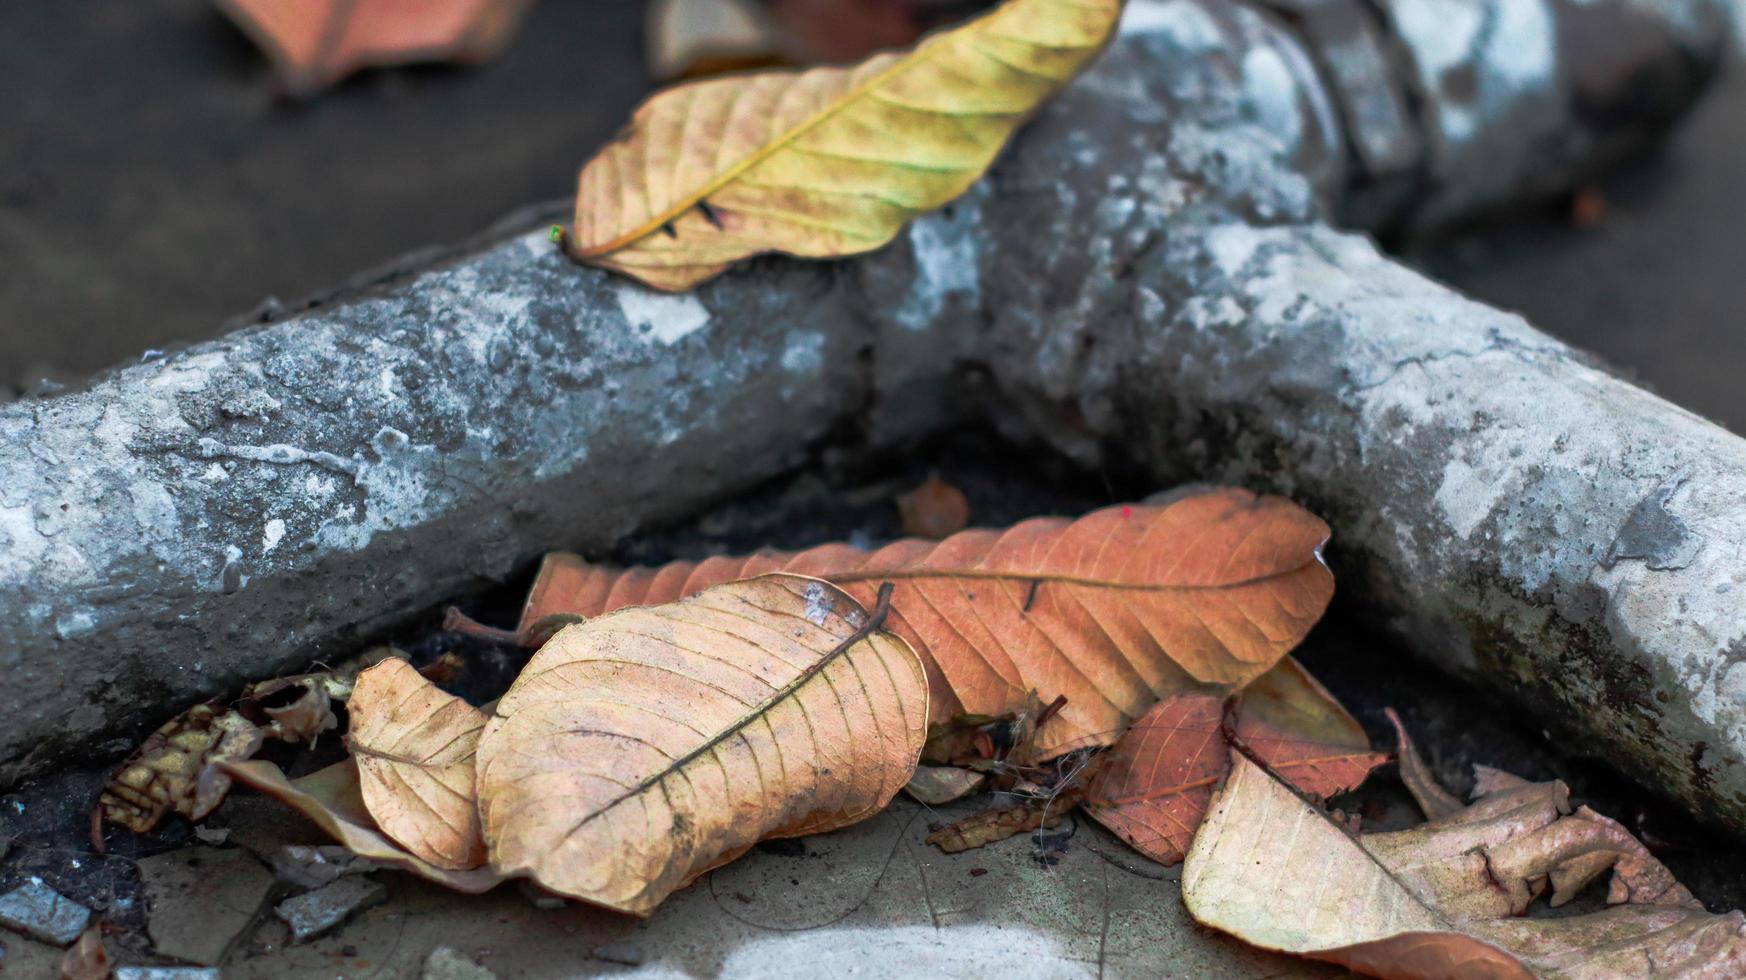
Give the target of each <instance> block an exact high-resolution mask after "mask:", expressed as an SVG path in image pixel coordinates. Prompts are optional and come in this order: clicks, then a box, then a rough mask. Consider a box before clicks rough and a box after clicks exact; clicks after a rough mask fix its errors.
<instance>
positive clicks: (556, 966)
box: [224, 795, 1343, 980]
mask: <svg viewBox="0 0 1746 980" xmlns="http://www.w3.org/2000/svg"><path fill="white" fill-rule="evenodd" d="M985 803H986V800H966V801H960V802H958V803H953V804H948V805H946V806H944V807H941V808H937V809H927V808H924V807H922V806H921V805H920V804H917V803H915V802H914V801H912V800H909V799H907V798H905V797H902V796H901V795H900V796H899V797H898V799H896V800H894V801H893V802H892V804H891V806H889V807H887V808H886V809H885V810H884V811H883V812H881V813H879V814H878V815H876V816H874V817H872V818H870V819H868V820H866V821H863V822H862V823H859V824H856V825H855V826H853V827H849V828H846V829H843V830H840V831H836V832H833V833H829V834H822V835H818V836H814V837H808V838H805V839H804V841H797V842H796V843H799V844H801V845H802V846H801V850H800V851H799V852H798V853H797V852H796V851H794V850H793V849H792V848H791V849H789V850H788V852H787V853H786V854H777V853H772V852H770V851H763V850H757V849H754V850H753V851H752V852H751V853H749V854H747V855H746V856H745V857H743V858H741V859H739V860H737V861H735V862H734V863H732V864H730V865H728V866H726V867H724V868H721V869H719V870H717V871H714V872H712V873H710V874H709V875H706V876H704V877H703V878H702V879H700V880H699V881H698V882H697V883H696V884H694V885H692V886H691V887H689V888H686V889H683V890H682V891H680V892H678V893H676V894H675V895H673V896H672V897H671V898H670V899H668V900H667V901H666V902H664V903H662V905H661V907H660V908H658V909H656V910H655V912H654V914H653V915H651V916H650V917H649V918H648V919H646V920H641V919H635V918H632V917H630V916H625V915H618V914H614V913H611V912H606V911H604V910H601V909H597V908H590V907H587V906H583V905H581V904H575V905H572V906H570V907H569V908H566V909H563V910H561V911H551V912H548V911H541V910H538V909H535V908H533V907H532V906H530V905H529V904H528V903H527V902H526V901H525V900H524V899H523V898H522V897H521V896H520V895H519V894H517V893H516V890H515V889H513V888H498V889H495V890H493V891H491V892H489V893H488V894H485V895H457V894H455V893H453V892H450V891H447V890H445V889H443V888H442V887H440V886H437V885H432V884H429V883H426V882H422V881H417V880H415V879H413V878H412V877H411V876H409V875H393V876H389V878H388V880H389V882H390V884H391V885H392V887H393V896H392V897H391V899H390V900H389V902H388V904H387V905H385V906H383V907H382V908H380V909H378V910H376V911H375V912H373V913H371V914H370V915H368V916H366V917H364V918H363V919H361V920H359V921H357V922H355V923H353V924H352V925H349V926H347V927H346V928H345V929H344V930H343V931H341V932H338V933H336V934H332V935H329V936H326V937H322V938H318V939H315V940H313V941H311V942H308V943H303V944H299V945H288V946H285V947H283V948H279V949H274V950H272V951H270V952H267V953H264V954H262V955H259V956H242V957H236V958H234V959H233V960H232V961H231V962H228V963H226V964H225V966H224V975H225V978H226V980H257V978H258V980H278V978H281V977H304V976H335V975H343V976H348V977H349V976H366V975H369V974H371V973H372V972H375V975H376V976H378V977H416V976H419V974H420V970H421V969H422V965H423V964H424V962H425V961H426V959H427V958H428V957H429V956H430V954H431V951H432V950H434V949H436V948H438V947H444V946H446V947H450V948H452V949H454V950H456V951H458V952H459V953H460V954H461V955H462V956H463V957H464V958H466V959H468V960H474V961H476V962H478V963H479V964H481V965H483V966H484V967H485V968H487V969H489V970H491V972H492V973H494V974H496V975H497V976H499V977H502V978H503V980H518V978H526V980H551V978H555V977H565V978H568V977H596V976H598V977H623V976H632V977H640V978H648V980H680V978H688V977H720V978H723V980H743V978H770V977H788V976H794V975H796V974H797V973H799V974H804V975H807V976H815V975H816V976H833V977H834V976H864V975H886V974H890V973H892V972H894V971H896V972H900V973H902V974H903V975H904V976H927V977H933V976H949V977H964V978H974V980H985V978H986V980H1031V978H1037V980H1044V978H1048V980H1060V978H1087V980H1090V978H1094V977H1099V976H1101V977H1106V978H1120V977H1133V978H1136V980H1137V978H1143V977H1147V978H1149V977H1193V978H1197V980H1199V978H1206V980H1261V978H1271V980H1286V978H1320V977H1336V976H1340V975H1342V974H1343V971H1340V970H1337V969H1334V968H1332V967H1329V966H1326V965H1322V964H1317V963H1311V962H1308V961H1304V960H1293V959H1291V958H1288V957H1285V956H1280V955H1277V954H1273V953H1268V952H1265V951H1263V950H1259V949H1255V948H1253V947H1250V946H1246V945H1244V944H1242V943H1240V942H1237V941H1236V940H1234V939H1231V938H1230V937H1228V936H1223V935H1219V934H1216V933H1212V932H1209V931H1207V930H1203V929H1197V928H1195V927H1194V925H1193V922H1192V920H1191V919H1190V918H1189V916H1188V912H1187V910H1186V909H1184V908H1183V906H1182V901H1181V893H1182V886H1181V873H1180V872H1181V869H1180V868H1179V867H1178V868H1164V867H1161V866H1159V865H1156V864H1153V863H1152V862H1150V861H1147V860H1145V859H1144V858H1141V857H1139V856H1137V855H1135V854H1134V853H1133V852H1132V850H1131V849H1129V848H1128V846H1127V845H1126V844H1123V843H1122V842H1121V841H1119V840H1117V839H1116V838H1115V837H1114V836H1113V835H1111V834H1110V833H1109V832H1108V831H1105V830H1104V829H1103V828H1101V827H1099V826H1096V825H1095V824H1093V823H1091V822H1090V821H1084V820H1079V821H1077V825H1078V829H1077V830H1076V831H1075V832H1074V835H1073V837H1072V839H1071V841H1070V842H1069V845H1068V849H1067V853H1066V854H1065V855H1064V856H1063V857H1062V858H1061V861H1060V863H1059V864H1057V865H1056V866H1054V867H1052V868H1048V867H1044V866H1042V865H1041V864H1039V863H1038V862H1037V860H1036V858H1035V857H1034V854H1035V850H1034V849H1033V847H1032V845H1031V842H1030V840H1029V839H1028V838H1027V837H1018V838H1014V839H1011V840H1007V841H1002V842H1000V843H998V844H995V845H992V846H990V847H987V848H983V849H980V850H976V851H967V852H964V853H961V854H942V853H940V852H939V850H938V849H937V848H935V847H934V846H933V845H931V844H928V843H926V837H927V835H928V825H929V823H930V822H932V821H937V820H945V821H950V820H954V819H957V818H959V817H962V816H966V815H968V814H970V813H972V812H975V810H976V809H977V808H978V807H980V806H982V805H984V804H985ZM618 944H629V945H632V946H635V947H636V948H637V949H638V950H640V951H641V952H642V954H643V963H642V965H641V966H640V967H636V968H630V967H626V966H622V965H619V964H616V963H610V962H606V961H604V960H598V959H594V958H593V957H592V954H593V953H594V951H595V950H596V949H598V948H599V947H602V946H609V945H618Z"/></svg>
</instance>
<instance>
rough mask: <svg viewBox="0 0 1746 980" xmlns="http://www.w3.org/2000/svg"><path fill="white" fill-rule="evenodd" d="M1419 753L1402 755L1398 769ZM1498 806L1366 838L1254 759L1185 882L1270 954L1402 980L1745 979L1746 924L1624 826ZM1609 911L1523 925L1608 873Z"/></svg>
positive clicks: (1528, 802) (1496, 795) (1548, 790)
mask: <svg viewBox="0 0 1746 980" xmlns="http://www.w3.org/2000/svg"><path fill="white" fill-rule="evenodd" d="M1411 753H1412V748H1411V745H1410V743H1403V744H1402V747H1401V755H1402V757H1403V758H1405V757H1406V756H1408V755H1409V754H1411ZM1486 783H1487V789H1488V790H1489V791H1488V792H1485V793H1484V795H1481V796H1480V797H1479V798H1478V799H1476V800H1475V801H1474V802H1473V803H1472V804H1470V805H1469V806H1467V807H1464V808H1462V809H1461V810H1459V811H1456V812H1454V813H1451V814H1448V815H1446V816H1443V817H1440V818H1438V819H1435V820H1432V821H1430V822H1428V823H1426V824H1423V825H1421V826H1419V827H1417V828H1414V829H1412V830H1406V831H1399V832H1395V833H1385V834H1365V835H1362V836H1360V837H1358V838H1356V839H1354V838H1353V837H1351V836H1349V835H1348V834H1347V833H1346V831H1345V830H1343V829H1342V828H1340V827H1339V826H1338V825H1336V824H1335V823H1333V822H1332V821H1330V820H1329V819H1328V817H1327V815H1326V814H1324V813H1322V812H1321V811H1320V810H1318V809H1316V808H1315V807H1313V806H1311V805H1309V804H1308V803H1306V802H1305V801H1303V800H1302V799H1300V798H1299V797H1298V796H1297V795H1296V794H1294V793H1293V792H1292V791H1291V790H1290V789H1288V788H1287V787H1286V786H1284V785H1283V784H1281V783H1280V782H1278V781H1277V780H1275V779H1273V778H1272V777H1271V776H1269V775H1268V774H1267V773H1266V772H1265V771H1264V770H1263V769H1262V768H1261V767H1260V766H1258V765H1256V764H1255V763H1253V762H1251V761H1249V759H1247V758H1246V757H1244V756H1242V755H1240V754H1236V753H1233V756H1232V761H1231V776H1230V778H1229V780H1228V781H1227V782H1226V783H1225V785H1224V786H1223V787H1222V788H1221V789H1220V790H1219V791H1218V793H1217V794H1216V795H1215V796H1214V798H1213V801H1212V804H1211V806H1210V808H1209V810H1208V813H1207V818H1206V821H1205V822H1204V823H1203V824H1202V825H1201V828H1200V832H1199V833H1198V834H1196V835H1195V838H1194V845H1193V846H1192V847H1191V848H1190V850H1189V853H1188V859H1187V863H1186V865H1185V867H1184V870H1183V877H1182V891H1183V899H1184V901H1185V902H1186V903H1187V905H1188V909H1189V911H1190V912H1191V913H1192V914H1193V915H1194V917H1195V918H1196V919H1198V920H1199V921H1201V922H1202V923H1204V924H1206V925H1209V926H1212V927H1214V928H1217V929H1221V930H1224V931H1225V932H1229V933H1231V934H1232V935H1235V936H1237V937H1239V938H1241V939H1243V940H1245V941H1247V942H1250V943H1252V944H1254V945H1256V946H1260V947H1263V948H1266V949H1274V950H1280V951H1283V952H1288V953H1296V954H1299V955H1302V956H1307V957H1310V958H1313V959H1319V960H1327V961H1329V962H1333V963H1338V964H1341V965H1344V966H1347V967H1350V968H1351V969H1354V970H1357V971H1359V972H1361V973H1368V974H1372V975H1375V976H1398V977H1496V978H1516V977H1520V978H1527V977H1535V976H1538V977H1548V978H1563V977H1568V978H1579V977H1580V978H1589V977H1644V978H1670V977H1713V978H1723V977H1738V976H1743V975H1746V915H1742V914H1741V913H1740V912H1730V913H1728V914H1726V915H1711V914H1709V913H1708V912H1706V911H1704V910H1703V907H1702V906H1701V905H1699V904H1698V903H1697V902H1696V901H1695V900H1693V899H1692V898H1691V896H1690V893H1689V892H1686V891H1685V889H1684V888H1682V887H1680V886H1679V885H1678V884H1677V882H1675V881H1674V880H1673V876H1672V875H1671V874H1670V873H1669V872H1668V871H1667V869H1666V868H1665V867H1663V866H1662V865H1661V864H1660V862H1658V861H1656V860H1655V859H1654V858H1653V857H1652V856H1650V855H1649V854H1648V852H1647V851H1646V850H1644V849H1643V847H1642V845H1641V844H1640V843H1638V842H1637V841H1635V840H1634V839H1632V838H1631V837H1630V835H1629V834H1628V833H1626V832H1625V831H1624V828H1623V827H1620V826H1619V825H1618V824H1617V823H1614V822H1613V821H1611V820H1608V819H1607V818H1605V817H1602V816H1600V815H1599V814H1597V813H1594V812H1593V811H1591V810H1588V809H1587V808H1583V809H1580V810H1578V811H1577V812H1576V813H1574V814H1571V813H1570V806H1569V800H1568V792H1567V790H1566V789H1565V787H1564V784H1562V783H1557V782H1554V783H1528V782H1525V781H1523V780H1520V779H1516V778H1515V777H1512V776H1508V775H1507V774H1500V773H1496V772H1495V771H1493V773H1492V775H1491V776H1489V777H1488V779H1487V781H1486ZM1609 869H1610V870H1611V871H1612V873H1613V881H1612V887H1611V890H1610V892H1609V894H1608V900H1609V901H1610V902H1613V903H1628V904H1615V906H1614V907H1613V908H1610V909H1607V910H1605V911H1602V912H1595V913H1592V914H1588V915H1578V916H1567V917H1562V918H1520V916H1522V915H1523V914H1524V913H1525V912H1526V911H1527V910H1528V908H1529V906H1530V904H1531V903H1532V902H1533V900H1534V899H1535V898H1536V897H1537V896H1539V895H1540V894H1542V893H1543V892H1544V891H1545V890H1546V889H1547V888H1548V887H1550V888H1551V889H1552V893H1553V902H1554V904H1557V903H1559V902H1561V901H1566V900H1568V899H1569V898H1570V897H1572V896H1574V895H1575V894H1576V893H1577V892H1578V891H1579V890H1581V889H1582V888H1583V887H1584V886H1585V885H1586V884H1588V883H1589V882H1591V881H1593V880H1594V879H1596V878H1597V877H1599V876H1600V875H1602V874H1604V873H1606V872H1607V871H1608V870H1609Z"/></svg>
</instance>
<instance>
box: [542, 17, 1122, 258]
mask: <svg viewBox="0 0 1746 980" xmlns="http://www.w3.org/2000/svg"><path fill="white" fill-rule="evenodd" d="M1120 13H1121V0H1007V2H1006V3H1004V4H1002V5H1001V6H1000V7H999V8H998V9H996V10H994V11H993V12H991V13H989V14H987V15H985V16H983V17H980V18H978V19H976V20H973V21H971V22H969V23H967V24H964V25H963V26H961V27H957V28H954V29H952V30H949V31H944V32H941V33H939V34H936V35H933V36H932V37H930V38H928V39H926V40H924V41H923V42H922V43H921V44H920V45H918V46H917V47H915V48H914V49H913V50H911V51H908V52H904V53H893V54H880V55H875V56H873V57H871V58H869V59H867V60H866V61H864V62H862V63H860V64H858V65H855V66H853V67H847V68H837V67H830V68H813V69H810V70H807V71H765V72H758V73H752V74H743V75H735V76H729V77H724V78H715V79H707V80H704V81H699V82H692V83H690V84H686V85H682V86H679V87H677V88H673V89H669V90H667V91H664V92H661V93H658V94H657V95H655V96H654V97H653V98H651V99H649V101H647V102H645V103H644V104H643V105H642V107H641V108H639V109H638V110H637V112H636V114H635V116H634V117H633V118H632V119H631V124H630V128H629V129H628V130H627V131H626V133H625V134H624V135H623V136H622V137H620V138H619V139H618V140H616V141H614V142H613V143H610V144H608V145H607V146H606V147H605V148H604V149H602V150H601V151H600V153H599V155H597V156H596V157H595V158H594V159H593V160H591V161H589V163H588V164H587V166H585V167H584V168H583V169H582V174H581V177H580V179H579V181H578V187H577V193H576V221H575V226H574V228H573V230H572V232H571V234H570V236H569V239H568V242H567V244H566V248H567V249H568V250H569V252H570V254H571V255H573V256H574V257H576V258H577V259H579V260H581V261H585V262H590V263H593V264H596V265H601V266H605V267H606V268H609V269H613V270H616V271H618V272H622V273H624V274H626V275H629V276H633V277H635V278H637V279H639V280H641V281H643V282H644V283H647V284H649V285H651V286H655V287H657V288H660V289H668V290H682V289H689V288H691V287H692V286H695V285H697V284H698V283H700V282H703V281H704V280H707V279H710V278H712V277H713V276H715V275H717V274H719V273H720V272H722V271H723V270H724V269H726V268H727V267H728V266H729V265H730V264H731V263H733V262H735V261H738V260H740V259H743V258H746V257H748V256H752V255H757V254H759V253H762V252H786V253H788V254H790V255H798V256H806V257H813V258H825V257H833V256H840V255H852V254H856V253H859V252H867V251H871V250H873V249H875V248H878V247H879V246H881V245H884V244H885V243H886V242H889V241H890V240H891V239H892V238H893V237H895V236H896V234H897V233H898V231H899V230H901V229H902V227H903V226H904V224H905V223H907V222H908V221H909V220H910V219H912V218H914V217H916V216H917V215H919V214H922V213H924V212H927V211H931V210H933V209H935V208H938V207H940V206H942V205H944V204H946V203H947V202H949V201H951V200H952V199H953V198H956V197H957V196H958V195H960V194H962V193H963V192H964V191H965V190H966V189H968V188H969V186H970V185H971V184H972V183H974V182H975V181H976V180H977V179H978V178H979V177H981V175H982V173H983V171H984V170H986V169H987V167H988V165H989V164H990V163H992V162H993V160H994V157H995V156H996V154H998V153H999V152H1000V150H1001V148H1002V147H1003V146H1004V145H1005V144H1006V141H1007V139H1008V138H1009V137H1010V136H1011V135H1012V134H1013V132H1014V131H1015V130H1016V129H1017V128H1018V126H1019V125H1020V124H1021V123H1022V122H1023V121H1024V120H1025V119H1026V118H1028V117H1029V116H1030V114H1031V113H1032V112H1033V111H1034V110H1035V109H1036V108H1037V107H1038V106H1039V105H1040V104H1041V103H1042V102H1043V101H1044V100H1045V99H1047V98H1048V97H1049V96H1050V95H1052V94H1054V93H1055V92H1056V91H1057V90H1059V89H1060V88H1061V87H1062V86H1063V85H1064V84H1066V82H1067V81H1068V80H1069V79H1071V78H1072V77H1073V76H1074V75H1076V74H1078V72H1079V71H1080V69H1082V68H1083V67H1084V66H1085V65H1086V64H1087V63H1089V62H1090V60H1091V58H1092V56H1094V55H1095V54H1096V53H1097V52H1098V51H1099V50H1100V49H1101V48H1102V46H1103V44H1104V42H1105V41H1106V40H1107V39H1108V38H1109V36H1110V35H1111V33H1112V32H1113V30H1114V28H1115V24H1116V20H1117V18H1118V16H1119V14H1120Z"/></svg>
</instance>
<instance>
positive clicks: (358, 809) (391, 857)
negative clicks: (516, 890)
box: [218, 759, 504, 894]
mask: <svg viewBox="0 0 1746 980" xmlns="http://www.w3.org/2000/svg"><path fill="white" fill-rule="evenodd" d="M218 768H220V769H222V770H223V771H224V773H225V774H226V775H227V776H229V777H231V778H233V779H235V780H236V781H237V782H240V783H242V784H243V785H245V786H251V787H253V788H255V789H257V790H260V791H261V792H263V793H266V794H268V795H269V796H273V797H276V798H277V799H278V800H279V801H280V802H282V803H285V804H286V805H288V806H290V807H291V808H292V809H294V810H296V811H297V812H299V813H301V814H303V815H304V816H305V817H308V818H309V819H310V820H311V821H312V822H314V823H315V825H316V826H318V827H320V828H321V829H322V830H325V831H327V833H328V834H329V835H330V836H332V837H333V839H334V840H336V841H339V842H340V843H341V844H344V845H345V846H346V848H347V849H349V850H350V851H351V852H352V853H353V854H356V855H357V856H359V857H363V858H369V859H370V860H372V861H380V862H382V863H383V864H386V865H389V866H390V867H395V868H399V869H400V870H402V871H409V872H411V873H413V874H415V875H418V876H419V877H421V878H426V879H429V880H430V881H434V882H437V883H438V884H442V885H447V886H448V887H450V888H453V889H455V890H456V891H460V892H466V893H468V894H478V893H480V892H484V891H489V890H490V889H492V888H493V887H495V886H497V885H498V884H500V883H502V881H503V880H504V876H503V875H500V874H498V873H497V872H496V871H494V870H492V869H491V868H489V867H481V868H470V869H464V870H451V869H448V868H439V867H437V866H436V865H434V864H431V863H430V862H428V861H425V860H422V859H420V858H419V857H418V856H417V855H415V854H413V853H411V852H410V851H408V850H406V849H405V848H403V847H401V846H400V845H399V844H397V843H395V842H394V841H393V840H392V839H390V838H389V837H387V836H386V835H385V834H383V833H382V830H381V828H379V827H377V826H376V822H375V820H374V819H372V818H371V816H370V813H369V811H368V810H367V809H366V808H365V806H364V799H363V794H362V791H361V789H360V786H359V776H358V765H357V763H356V762H355V761H353V760H351V759H347V760H345V761H344V762H339V763H335V764H334V765H331V766H328V767H327V768H326V769H322V770H319V771H317V772H313V773H310V774H309V775H307V776H304V777H302V778H300V779H296V780H288V779H286V778H285V774H284V773H283V772H280V771H279V767H278V766H275V765H273V764H272V763H270V762H241V763H231V762H221V763H219V764H218Z"/></svg>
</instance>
